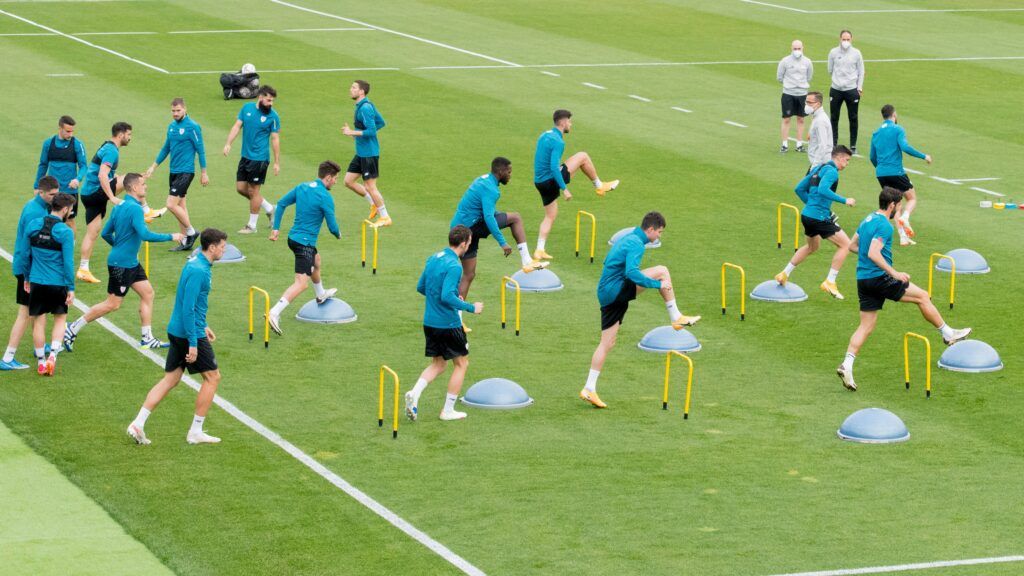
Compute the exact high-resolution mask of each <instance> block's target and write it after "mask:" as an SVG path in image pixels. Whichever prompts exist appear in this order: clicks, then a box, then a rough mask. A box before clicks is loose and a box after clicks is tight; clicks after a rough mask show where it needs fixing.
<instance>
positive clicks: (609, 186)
mask: <svg viewBox="0 0 1024 576" xmlns="http://www.w3.org/2000/svg"><path fill="white" fill-rule="evenodd" d="M618 187H619V181H618V180H612V181H611V182H605V183H604V184H601V185H600V186H598V187H597V188H595V189H594V192H597V195H598V196H604V195H605V194H606V193H608V192H611V191H612V190H615V189H616V188H618Z"/></svg>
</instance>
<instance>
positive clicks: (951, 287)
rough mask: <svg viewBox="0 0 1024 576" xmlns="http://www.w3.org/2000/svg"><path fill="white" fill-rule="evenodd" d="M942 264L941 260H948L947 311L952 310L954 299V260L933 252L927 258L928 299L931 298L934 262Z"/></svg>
mask: <svg viewBox="0 0 1024 576" xmlns="http://www.w3.org/2000/svg"><path fill="white" fill-rule="evenodd" d="M936 260H938V261H939V262H942V261H943V260H949V269H950V270H949V271H950V274H949V309H950V310H952V309H953V298H954V297H956V260H953V259H952V258H950V257H949V256H946V255H945V254H939V253H938V252H933V253H932V255H931V256H929V257H928V297H929V298H931V297H932V278H933V277H934V276H935V261H936Z"/></svg>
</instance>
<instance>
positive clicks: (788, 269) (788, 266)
mask: <svg viewBox="0 0 1024 576" xmlns="http://www.w3.org/2000/svg"><path fill="white" fill-rule="evenodd" d="M793 270H796V264H793V263H792V262H790V263H788V264H786V267H785V268H784V269H783V270H782V273H783V274H785V275H786V276H789V275H790V274H792V273H793Z"/></svg>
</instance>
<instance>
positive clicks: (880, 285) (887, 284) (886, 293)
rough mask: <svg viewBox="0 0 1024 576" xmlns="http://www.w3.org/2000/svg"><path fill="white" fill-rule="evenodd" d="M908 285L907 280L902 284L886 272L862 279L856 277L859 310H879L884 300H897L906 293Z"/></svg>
mask: <svg viewBox="0 0 1024 576" xmlns="http://www.w3.org/2000/svg"><path fill="white" fill-rule="evenodd" d="M908 286H910V283H909V282H908V283H906V284H904V283H903V282H900V281H899V280H897V279H895V278H893V277H892V276H889V275H888V274H882V275H881V276H876V277H874V278H867V279H863V280H862V279H858V280H857V297H858V298H860V311H861V312H873V311H875V310H881V309H882V305H883V304H885V301H886V300H892V301H893V302H899V301H900V299H901V298H903V295H904V294H906V293H907V287H908Z"/></svg>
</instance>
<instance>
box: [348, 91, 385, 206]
mask: <svg viewBox="0 0 1024 576" xmlns="http://www.w3.org/2000/svg"><path fill="white" fill-rule="evenodd" d="M369 93H370V83H369V82H367V81H366V80H356V81H355V82H353V83H352V85H351V86H349V89H348V94H349V96H351V97H352V99H353V100H355V101H356V112H355V118H354V119H353V121H352V125H353V126H355V130H353V129H352V128H349V125H348V122H346V123H345V125H344V126H342V128H341V133H342V134H344V135H345V136H351V137H352V138H353V139H354V140H355V141H356V155H355V156H353V157H352V161H351V162H350V163H349V165H348V170H346V171H345V187H347V188H348V189H349V190H352V191H353V192H355V193H356V194H359V195H360V196H362V197H363V198H365V199H366V201H367V202H369V203H370V215H369V216H367V219H369V220H373V219H374V218H375V217H376V216H377V215H378V214H379V215H380V219H378V220H377V221H376V222H375V223H374V225H375V226H391V217H390V216H388V209H387V208H385V207H384V196H383V195H381V193H380V190H378V189H377V177H378V176H379V175H380V143H379V142H378V141H377V132H378V131H380V130H382V129H383V128H384V126H386V124H385V122H384V118H383V117H382V116H381V115H380V112H378V111H377V107H376V106H374V104H373V102H370V100H369V99H367V98H366V95H367V94H369ZM360 178H362V179H363V183H362V184H360V183H359V182H356V180H359V179H360Z"/></svg>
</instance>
